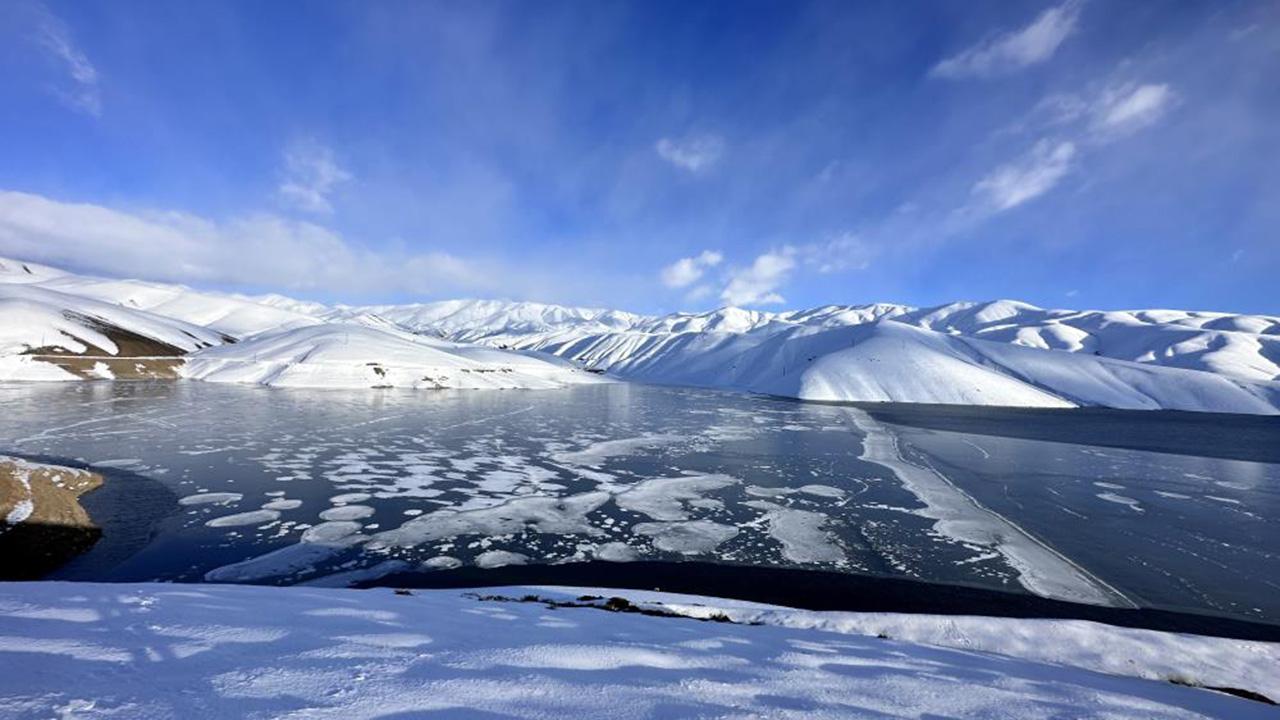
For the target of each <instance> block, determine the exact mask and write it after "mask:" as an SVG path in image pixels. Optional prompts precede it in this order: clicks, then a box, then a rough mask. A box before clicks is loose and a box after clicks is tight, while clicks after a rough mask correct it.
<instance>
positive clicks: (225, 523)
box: [205, 510, 280, 527]
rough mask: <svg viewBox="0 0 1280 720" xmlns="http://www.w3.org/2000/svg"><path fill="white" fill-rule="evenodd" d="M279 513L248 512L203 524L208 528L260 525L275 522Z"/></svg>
mask: <svg viewBox="0 0 1280 720" xmlns="http://www.w3.org/2000/svg"><path fill="white" fill-rule="evenodd" d="M279 517H280V513H278V512H276V511H275V510H250V511H249V512H242V513H236V514H235V515H223V516H222V517H216V518H213V519H212V520H208V521H206V522H205V525H206V526H208V527H240V526H242V525H261V524H262V523H268V522H271V521H272V520H276V519H278V518H279Z"/></svg>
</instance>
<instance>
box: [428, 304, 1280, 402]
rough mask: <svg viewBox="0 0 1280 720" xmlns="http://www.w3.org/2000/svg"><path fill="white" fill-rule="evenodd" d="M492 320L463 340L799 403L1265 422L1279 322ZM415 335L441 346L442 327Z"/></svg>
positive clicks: (1193, 318) (697, 317)
mask: <svg viewBox="0 0 1280 720" xmlns="http://www.w3.org/2000/svg"><path fill="white" fill-rule="evenodd" d="M509 305H510V306H512V307H511V310H510V311H508V312H506V313H504V312H494V313H492V314H490V315H489V316H488V317H487V318H484V319H481V320H479V321H478V322H481V323H482V324H481V325H479V326H476V327H473V328H471V329H469V330H468V331H467V333H468V334H469V336H471V337H475V338H477V339H479V340H480V341H482V342H487V343H501V344H503V345H505V346H510V347H516V348H524V349H531V350H538V351H541V352H546V353H550V354H554V355H557V356H559V357H563V358H565V359H568V360H572V361H573V362H576V363H579V364H581V365H584V366H586V367H590V368H594V369H599V370H607V371H608V372H610V373H611V374H613V375H616V376H618V377H621V378H627V379H635V380H643V381H646V382H658V383H669V384H682V385H698V386H709V387H725V388H735V389H743V390H752V391H756V392H765V393H771V394H776V395H783V396H787V397H796V398H801V399H807V400H827V401H850V400H853V401H868V402H882V401H898V402H925V403H949V404H954V403H959V404H977V405H1021V406H1041V407H1071V406H1077V405H1102V406H1107V407H1117V408H1130V409H1159V408H1164V409H1179V410H1202V411H1218V412H1243V413H1263V414H1272V413H1276V412H1280V318H1273V317H1265V316H1243V315H1227V314H1223V313H1204V312H1181V311H1156V310H1145V311H1132V312H1126V311H1112V312H1102V311H1072V310H1044V309H1041V308H1037V307H1035V306H1033V305H1029V304H1026V303H1019V302H1015V301H1008V300H1002V301H994V302H988V303H954V304H951V305H945V306H940V307H936V308H926V309H913V308H909V307H906V306H901V305H888V304H878V305H864V306H827V307H822V308H815V309H812V310H802V311H790V312H783V313H763V312H754V311H745V310H739V309H736V308H724V309H721V310H716V311H711V312H707V313H699V314H685V313H680V314H674V315H668V316H664V317H658V318H643V317H639V318H632V319H631V321H630V324H629V326H628V327H625V328H622V329H617V330H609V331H602V332H586V331H585V329H584V326H582V325H581V324H577V323H570V324H566V325H564V326H559V327H553V328H551V329H547V330H525V329H523V326H522V325H520V324H519V323H509V322H507V321H506V318H507V317H508V316H509V315H510V314H513V313H516V312H518V311H519V306H520V305H521V304H519V303H511V304H509ZM415 329H416V330H419V331H422V332H429V333H432V334H437V335H442V336H445V337H449V336H451V335H450V330H449V328H448V327H445V326H433V325H431V324H429V323H428V324H426V325H419V326H417V327H415Z"/></svg>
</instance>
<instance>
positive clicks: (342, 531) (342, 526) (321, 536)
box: [302, 520, 363, 546]
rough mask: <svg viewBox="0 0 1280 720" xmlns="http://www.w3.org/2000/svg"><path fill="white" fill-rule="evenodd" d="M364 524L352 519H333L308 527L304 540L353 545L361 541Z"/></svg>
mask: <svg viewBox="0 0 1280 720" xmlns="http://www.w3.org/2000/svg"><path fill="white" fill-rule="evenodd" d="M362 528H363V526H362V525H361V524H360V523H358V522H353V521H350V520H333V521H330V522H323V523H320V524H319V525H316V526H314V527H310V528H307V529H306V531H305V532H303V533H302V542H304V543H314V544H317V545H342V546H346V545H351V544H354V543H355V542H358V541H359V538H360V537H362V536H359V535H358V533H359V532H360V530H361V529H362Z"/></svg>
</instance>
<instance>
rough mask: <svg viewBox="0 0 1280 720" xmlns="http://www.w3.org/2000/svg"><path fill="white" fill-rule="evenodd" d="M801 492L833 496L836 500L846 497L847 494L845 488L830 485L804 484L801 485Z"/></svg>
mask: <svg viewBox="0 0 1280 720" xmlns="http://www.w3.org/2000/svg"><path fill="white" fill-rule="evenodd" d="M800 492H802V493H804V494H806V495H816V496H818V497H825V498H832V499H836V500H838V499H840V498H842V497H844V495H845V493H844V491H843V490H841V489H840V488H837V487H831V486H830V485H803V486H801V487H800Z"/></svg>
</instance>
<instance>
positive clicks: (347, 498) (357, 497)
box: [329, 492, 371, 505]
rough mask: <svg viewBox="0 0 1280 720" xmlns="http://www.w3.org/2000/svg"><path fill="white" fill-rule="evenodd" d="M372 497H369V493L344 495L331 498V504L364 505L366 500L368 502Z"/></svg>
mask: <svg viewBox="0 0 1280 720" xmlns="http://www.w3.org/2000/svg"><path fill="white" fill-rule="evenodd" d="M370 497H371V495H369V493H360V492H353V493H343V494H342V495H334V496H333V497H331V498H329V502H331V503H333V504H334V505H345V504H346V503H362V502H364V501H365V500H368V499H369V498H370Z"/></svg>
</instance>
